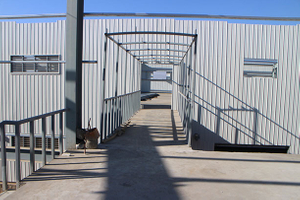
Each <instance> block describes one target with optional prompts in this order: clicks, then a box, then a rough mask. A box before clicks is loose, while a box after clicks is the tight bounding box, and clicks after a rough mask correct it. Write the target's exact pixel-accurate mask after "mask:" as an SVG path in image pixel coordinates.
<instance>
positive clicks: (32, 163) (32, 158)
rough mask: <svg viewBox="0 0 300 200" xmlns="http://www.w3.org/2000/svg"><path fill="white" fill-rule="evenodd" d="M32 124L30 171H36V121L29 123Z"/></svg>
mask: <svg viewBox="0 0 300 200" xmlns="http://www.w3.org/2000/svg"><path fill="white" fill-rule="evenodd" d="M29 126H30V173H33V172H34V171H35V155H34V146H35V145H34V143H35V142H34V121H31V122H30V123H29Z"/></svg>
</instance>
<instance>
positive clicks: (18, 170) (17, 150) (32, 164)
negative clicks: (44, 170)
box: [0, 109, 68, 191]
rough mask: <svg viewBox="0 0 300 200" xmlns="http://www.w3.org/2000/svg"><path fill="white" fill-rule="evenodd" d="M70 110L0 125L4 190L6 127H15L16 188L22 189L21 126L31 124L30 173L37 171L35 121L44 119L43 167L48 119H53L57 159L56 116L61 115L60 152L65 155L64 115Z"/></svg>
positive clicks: (52, 134) (5, 177)
mask: <svg viewBox="0 0 300 200" xmlns="http://www.w3.org/2000/svg"><path fill="white" fill-rule="evenodd" d="M67 110H68V109H62V110H57V111H54V112H49V113H46V114H42V115H38V116H35V117H31V118H27V119H22V120H18V121H3V122H1V123H0V134H1V160H2V190H3V191H5V190H7V175H6V162H7V159H6V145H5V126H6V125H13V126H15V156H16V160H15V162H16V172H15V173H16V187H17V188H19V187H20V181H21V167H20V161H21V160H20V126H21V125H22V124H26V123H29V127H30V173H32V172H34V171H35V154H34V151H35V148H34V146H35V145H34V124H35V121H37V120H40V119H42V166H44V165H45V164H46V118H47V117H51V155H52V159H54V158H55V115H59V152H60V154H62V153H63V113H64V112H66V111H67Z"/></svg>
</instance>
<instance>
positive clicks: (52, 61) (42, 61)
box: [0, 60, 97, 64]
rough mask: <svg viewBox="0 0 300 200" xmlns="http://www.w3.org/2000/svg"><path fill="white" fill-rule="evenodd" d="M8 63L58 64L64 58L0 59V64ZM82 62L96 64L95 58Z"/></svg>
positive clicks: (62, 62) (63, 62) (61, 62)
mask: <svg viewBox="0 0 300 200" xmlns="http://www.w3.org/2000/svg"><path fill="white" fill-rule="evenodd" d="M10 63H59V64H65V63H66V61H64V60H51V61H45V60H26V61H25V60H24V61H18V60H7V61H5V60H4V61H3V60H2V61H0V64H10ZM82 63H93V64H96V63H97V60H83V61H82Z"/></svg>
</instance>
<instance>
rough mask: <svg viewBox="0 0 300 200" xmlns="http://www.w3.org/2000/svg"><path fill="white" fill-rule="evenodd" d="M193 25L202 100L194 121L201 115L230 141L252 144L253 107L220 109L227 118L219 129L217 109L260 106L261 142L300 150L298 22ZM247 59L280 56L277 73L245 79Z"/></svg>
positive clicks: (206, 124)
mask: <svg viewBox="0 0 300 200" xmlns="http://www.w3.org/2000/svg"><path fill="white" fill-rule="evenodd" d="M194 28H195V29H197V30H198V47H197V52H198V55H197V65H196V73H197V75H196V93H195V95H196V98H195V100H196V102H197V103H199V104H197V103H196V106H195V114H196V116H195V120H196V119H201V121H200V124H202V125H204V126H205V127H206V128H208V129H210V130H211V131H212V132H215V133H216V134H219V135H220V137H222V138H224V139H226V140H227V141H229V142H230V143H239V144H253V143H254V137H255V133H253V130H254V129H255V128H254V127H255V117H254V116H255V112H254V111H253V110H252V111H246V110H239V111H237V110H235V111H223V112H221V118H223V119H224V120H221V123H220V127H219V129H218V130H216V129H217V123H218V122H217V120H218V117H217V113H218V110H217V108H220V109H231V108H234V109H238V108H239V109H241V108H248V109H249V108H254V109H257V110H258V115H257V124H256V133H257V136H256V144H275V145H290V146H291V147H290V150H289V152H290V153H299V77H298V71H299V55H300V52H299V25H298V26H271V25H246V24H228V23H226V22H206V21H197V22H194ZM191 53H192V52H189V54H191ZM244 58H255V59H276V60H278V77H277V78H263V77H251V78H247V77H244V76H243V68H244ZM184 63H188V61H184ZM188 64H189V63H188ZM175 69H176V68H175ZM180 73H181V74H182V73H183V72H182V71H181V72H180V70H179V71H178V72H177V74H180ZM180 76H182V75H177V76H176V72H174V77H175V78H176V77H177V78H176V79H174V80H175V81H176V80H179V83H183V84H184V79H187V78H188V77H187V76H186V75H184V76H185V78H183V79H181V82H180V78H178V77H180ZM176 87H178V86H175V91H176V90H178V89H177V88H176ZM197 96H199V97H200V98H198V97H197ZM199 105H201V106H202V107H200V108H199ZM205 108H206V109H205ZM250 110H251V109H250ZM199 113H201V114H199ZM226 121H227V122H226ZM244 126H246V127H244ZM236 128H238V137H236V135H235V133H236V130H235V129H236Z"/></svg>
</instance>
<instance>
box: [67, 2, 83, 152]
mask: <svg viewBox="0 0 300 200" xmlns="http://www.w3.org/2000/svg"><path fill="white" fill-rule="evenodd" d="M83 7H84V0H67V21H66V66H65V104H66V107H67V108H69V109H70V110H69V112H67V113H66V115H65V117H66V129H65V133H66V139H65V141H66V143H65V144H66V149H73V148H75V144H76V130H77V128H82V109H81V106H82V43H83V42H82V41H83V38H82V37H83V10H84V9H83Z"/></svg>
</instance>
